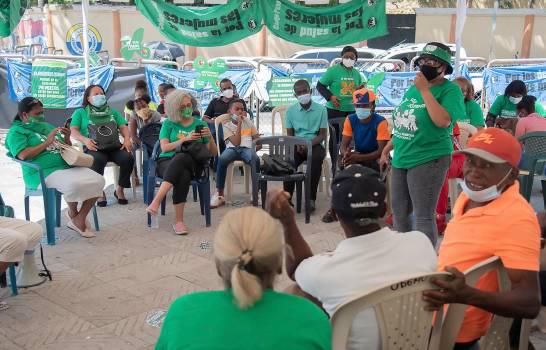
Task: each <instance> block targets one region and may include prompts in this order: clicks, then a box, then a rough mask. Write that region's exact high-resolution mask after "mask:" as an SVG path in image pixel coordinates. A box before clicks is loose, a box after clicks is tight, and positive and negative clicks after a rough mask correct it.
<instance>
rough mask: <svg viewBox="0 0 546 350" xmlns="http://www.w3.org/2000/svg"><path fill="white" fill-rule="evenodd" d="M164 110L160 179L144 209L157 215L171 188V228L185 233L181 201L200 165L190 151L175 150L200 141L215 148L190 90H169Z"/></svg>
mask: <svg viewBox="0 0 546 350" xmlns="http://www.w3.org/2000/svg"><path fill="white" fill-rule="evenodd" d="M165 113H166V115H167V118H168V119H166V120H165V121H164V122H163V124H162V126H161V131H160V133H159V142H160V144H161V151H162V153H161V154H160V155H159V159H158V160H157V172H158V175H159V176H160V177H161V178H163V182H162V183H161V186H160V187H159V190H158V191H157V194H156V196H155V197H154V199H153V200H152V202H151V203H150V205H149V206H148V208H147V209H146V210H147V211H148V213H150V214H151V215H157V212H158V209H159V205H160V204H161V201H163V198H165V196H166V195H167V193H168V192H169V191H170V190H171V188H172V189H173V204H174V207H175V213H176V223H175V224H174V225H173V230H174V232H175V233H176V234H177V235H186V234H188V228H187V227H186V225H185V224H184V205H185V204H186V197H187V196H188V191H189V188H190V185H191V180H192V179H194V178H195V177H196V176H197V172H198V171H199V170H200V169H199V164H196V162H195V161H194V159H193V157H192V156H191V155H190V154H188V153H184V152H176V150H177V148H179V147H180V146H181V145H182V144H183V143H185V142H201V143H203V144H205V145H206V146H207V148H208V149H209V151H210V152H211V153H212V155H213V156H215V155H216V153H217V149H216V144H215V143H214V139H213V137H212V136H211V134H210V130H209V128H208V127H207V123H205V122H203V121H201V120H199V119H197V118H195V117H194V116H193V107H192V102H191V95H190V94H189V93H187V92H184V91H182V90H174V91H172V92H170V93H169V95H167V100H166V101H165Z"/></svg>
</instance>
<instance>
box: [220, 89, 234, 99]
mask: <svg viewBox="0 0 546 350" xmlns="http://www.w3.org/2000/svg"><path fill="white" fill-rule="evenodd" d="M222 96H224V97H225V98H232V97H233V89H227V90H224V91H222Z"/></svg>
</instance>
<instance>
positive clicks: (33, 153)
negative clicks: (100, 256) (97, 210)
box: [6, 97, 104, 238]
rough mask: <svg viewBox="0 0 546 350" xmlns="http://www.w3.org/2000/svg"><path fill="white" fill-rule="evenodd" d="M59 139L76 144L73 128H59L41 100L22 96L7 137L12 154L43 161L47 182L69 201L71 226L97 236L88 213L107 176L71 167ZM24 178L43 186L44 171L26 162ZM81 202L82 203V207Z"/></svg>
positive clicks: (27, 182)
mask: <svg viewBox="0 0 546 350" xmlns="http://www.w3.org/2000/svg"><path fill="white" fill-rule="evenodd" d="M56 142H59V143H65V144H67V145H72V143H71V141H70V129H68V128H66V127H63V128H57V127H55V126H53V125H51V124H49V123H48V122H46V121H45V118H44V105H43V104H42V102H40V100H38V99H35V98H34V97H25V98H24V99H22V100H21V102H19V108H18V113H17V115H16V116H15V119H14V121H13V124H12V126H11V128H10V129H9V132H8V135H7V137H6V148H7V149H8V151H9V155H10V156H11V157H16V158H17V159H20V160H24V161H28V162H32V163H34V164H37V165H39V166H40V167H41V168H42V171H43V173H44V177H45V184H46V186H47V187H48V188H55V189H56V190H57V191H59V192H61V193H62V194H63V197H64V199H65V200H66V202H67V204H68V212H67V214H68V216H69V218H70V220H69V222H68V224H67V226H68V227H69V228H70V229H72V230H74V231H76V232H78V233H79V234H80V235H82V236H83V237H86V238H90V237H94V236H95V235H94V234H93V232H91V231H90V230H91V225H90V224H89V222H88V221H87V215H88V214H89V211H90V210H91V209H92V208H93V205H95V202H96V201H97V198H98V197H100V195H101V194H102V189H103V187H104V178H103V177H102V176H100V175H99V174H97V173H96V172H94V171H93V170H91V169H88V168H83V167H74V168H71V167H70V166H69V165H68V164H66V162H65V161H64V159H63V157H62V156H61V153H60V151H59V149H58V147H56V146H55V143H56ZM23 179H24V181H25V186H26V187H27V188H31V189H37V188H38V187H39V186H40V174H39V173H38V172H37V171H36V170H35V169H33V168H30V167H27V166H23ZM78 202H79V203H81V207H80V208H79V209H78Z"/></svg>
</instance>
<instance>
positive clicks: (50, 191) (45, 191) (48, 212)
mask: <svg viewBox="0 0 546 350" xmlns="http://www.w3.org/2000/svg"><path fill="white" fill-rule="evenodd" d="M11 159H12V160H13V161H15V162H17V163H19V164H21V166H22V167H25V166H27V167H31V168H33V169H34V170H36V171H37V172H38V174H39V176H40V188H38V189H31V188H28V187H26V186H25V219H26V220H27V221H30V197H33V196H43V198H44V212H45V222H46V236H47V244H48V245H55V226H57V227H61V196H62V194H61V193H60V192H59V191H57V190H56V189H55V188H48V187H47V186H46V183H45V176H44V171H43V170H42V168H41V167H40V166H39V165H38V164H35V163H32V162H28V161H24V160H19V159H17V158H13V157H12V158H11ZM93 221H94V222H95V230H96V231H97V232H98V231H99V218H98V216H97V208H96V206H93Z"/></svg>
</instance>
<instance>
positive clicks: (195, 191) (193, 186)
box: [191, 183, 197, 202]
mask: <svg viewBox="0 0 546 350" xmlns="http://www.w3.org/2000/svg"><path fill="white" fill-rule="evenodd" d="M191 187H192V190H193V201H194V202H197V184H195V183H192V184H191Z"/></svg>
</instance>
